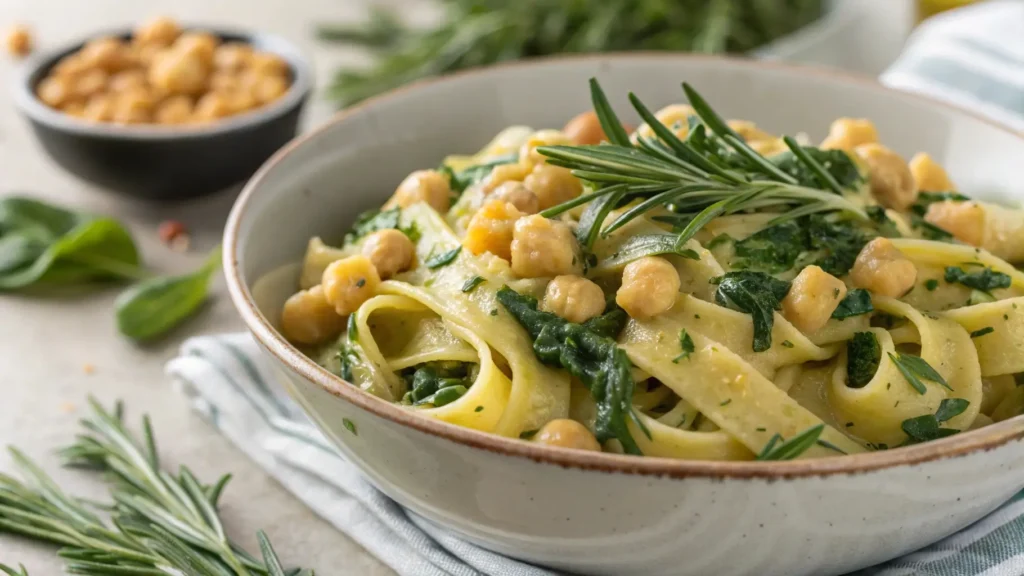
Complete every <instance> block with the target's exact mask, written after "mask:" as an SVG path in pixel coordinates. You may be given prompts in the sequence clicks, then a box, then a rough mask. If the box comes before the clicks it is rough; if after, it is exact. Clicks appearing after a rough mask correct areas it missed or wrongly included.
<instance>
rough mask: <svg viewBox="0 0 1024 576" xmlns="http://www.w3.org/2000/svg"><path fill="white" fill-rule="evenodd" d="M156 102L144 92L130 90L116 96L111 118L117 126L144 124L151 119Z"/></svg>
mask: <svg viewBox="0 0 1024 576" xmlns="http://www.w3.org/2000/svg"><path fill="white" fill-rule="evenodd" d="M155 105H156V100H155V99H154V98H153V96H152V95H151V94H150V93H149V92H147V91H145V90H132V91H129V92H124V93H122V94H118V95H117V97H116V98H115V99H114V112H113V117H112V118H111V119H112V120H113V121H114V122H117V123H119V124H144V123H147V122H149V121H150V119H151V118H152V112H153V106H155Z"/></svg>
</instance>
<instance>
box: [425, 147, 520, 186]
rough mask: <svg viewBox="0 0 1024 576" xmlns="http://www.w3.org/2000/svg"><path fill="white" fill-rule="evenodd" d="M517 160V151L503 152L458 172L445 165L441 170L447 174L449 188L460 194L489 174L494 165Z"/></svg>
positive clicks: (511, 162)
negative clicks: (449, 183) (503, 153)
mask: <svg viewBox="0 0 1024 576" xmlns="http://www.w3.org/2000/svg"><path fill="white" fill-rule="evenodd" d="M518 161H519V153H518V152H512V153H509V154H505V155H504V156H496V157H494V158H493V159H492V160H490V161H488V162H484V163H482V164H476V165H474V166H469V167H467V168H463V169H462V170H459V171H458V172H455V171H453V170H451V169H450V168H448V167H447V166H442V167H441V171H442V172H445V173H447V174H448V179H449V181H450V182H451V188H452V190H454V191H455V192H457V193H458V194H462V193H463V192H465V191H466V189H467V188H469V187H470V186H473V185H474V184H479V183H480V182H482V181H483V180H484V178H487V176H489V175H490V173H491V170H492V169H493V168H494V167H495V166H500V165H502V164H513V163H515V162H518Z"/></svg>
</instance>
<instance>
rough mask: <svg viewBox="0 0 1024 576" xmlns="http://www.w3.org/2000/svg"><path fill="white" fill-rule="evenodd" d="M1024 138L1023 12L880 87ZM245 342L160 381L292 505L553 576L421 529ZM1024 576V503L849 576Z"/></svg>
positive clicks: (1023, 498) (926, 38)
mask: <svg viewBox="0 0 1024 576" xmlns="http://www.w3.org/2000/svg"><path fill="white" fill-rule="evenodd" d="M882 79H883V81H884V82H886V83H887V84H889V85H891V86H894V87H898V88H900V89H905V90H912V91H919V92H923V93H927V94H929V95H930V96H932V97H938V98H943V99H946V100H949V101H951V102H953V103H955V104H959V105H961V106H965V107H969V108H972V109H975V110H979V111H982V112H984V113H986V114H989V115H991V116H992V117H994V118H995V119H997V120H1000V121H1002V122H1004V123H1006V124H1009V125H1012V126H1015V127H1018V128H1020V129H1024V2H1016V1H1014V2H991V3H986V4H984V5H983V6H978V7H975V8H968V9H964V10H960V11H957V12H955V13H950V14H948V15H943V16H940V17H938V18H935V19H933V20H931V21H929V23H928V24H927V25H926V26H924V27H922V28H920V29H919V30H918V31H917V32H916V33H915V34H914V36H913V37H912V38H911V40H910V42H909V44H908V46H907V49H906V52H905V54H904V56H903V57H902V58H901V59H900V60H899V62H897V63H896V64H895V65H894V66H893V67H892V68H891V69H890V70H889V71H887V72H886V73H885V74H884V75H883V77H882ZM259 356H260V354H259V351H258V349H257V347H256V344H255V343H254V342H253V341H252V340H251V339H250V337H249V336H248V335H242V334H232V335H223V336H207V337H201V338H194V339H192V340H189V341H188V342H186V343H185V344H184V346H183V347H182V351H181V355H180V356H179V357H178V358H176V359H174V360H172V361H171V362H170V363H169V364H168V366H167V372H168V373H169V374H170V375H171V376H172V377H173V379H174V380H175V382H177V383H178V385H179V386H180V389H181V390H182V391H183V393H185V394H186V395H188V396H189V397H190V398H191V399H192V403H193V405H194V406H195V408H196V409H197V410H198V411H199V412H200V413H202V414H203V415H205V416H206V418H207V419H208V420H209V421H210V422H211V423H212V424H213V425H214V426H216V427H217V428H218V429H219V430H220V431H221V432H222V433H223V434H224V435H225V436H227V437H228V438H229V439H231V441H233V442H234V443H235V444H236V445H237V446H238V447H239V448H240V449H241V450H242V451H244V452H245V453H246V454H247V455H248V456H249V457H250V458H252V459H253V460H254V461H256V462H257V463H258V464H259V465H260V466H262V467H263V468H264V469H265V470H266V471H267V473H269V474H270V475H272V476H273V477H274V478H276V479H277V480H278V481H279V482H281V484H282V485H284V487H285V488H287V489H288V490H289V491H291V492H292V493H293V494H294V495H295V496H296V497H297V498H299V499H300V500H302V501H303V502H305V503H306V505H308V506H309V507H310V508H312V509H313V510H314V511H316V512H317V513H318V514H319V515H320V516H322V517H323V518H324V519H326V520H327V521H328V522H330V523H331V524H333V525H334V526H335V527H337V528H338V529H339V530H341V531H342V532H344V533H345V534H347V535H348V536H349V537H350V538H352V539H353V540H355V541H356V542H358V543H359V544H361V545H362V546H363V547H364V548H366V550H368V551H369V552H370V553H371V554H373V555H374V556H376V557H377V558H378V559H380V560H381V561H382V562H384V563H385V564H387V565H388V566H390V567H391V568H392V569H394V570H395V571H396V572H397V573H398V574H400V575H401V576H552V575H553V573H552V572H550V571H548V570H544V569H541V568H537V567H534V566H530V565H527V564H524V563H522V562H518V561H515V560H512V559H509V558H506V557H503V556H500V555H497V554H494V553H492V552H488V551H486V550H483V549H481V548H479V547H477V546H474V545H472V544H468V543H466V542H463V541H461V540H459V539H458V538H456V537H454V536H453V535H451V534H449V533H447V532H445V531H443V530H440V529H437V528H435V527H433V526H430V525H429V524H426V523H425V522H423V521H421V520H420V519H418V518H417V517H416V516H415V515H413V514H411V513H409V512H408V511H406V510H405V509H403V508H402V507H400V506H399V505H398V504H396V503H395V502H393V501H392V500H390V499H389V498H387V497H386V496H384V495H383V494H382V493H380V492H379V491H377V490H376V489H375V488H373V486H371V485H370V484H369V483H368V482H367V481H366V480H364V479H363V478H362V476H361V475H360V474H359V472H358V470H357V469H356V468H355V467H354V466H352V465H350V464H349V463H347V462H346V461H345V460H343V459H342V458H341V457H340V456H339V455H338V453H337V452H335V451H334V449H332V448H331V446H330V443H329V442H328V441H327V440H326V439H325V438H324V437H323V436H322V435H321V434H320V432H319V431H317V430H316V428H314V427H313V425H312V424H311V423H310V422H309V421H308V420H307V419H306V417H305V416H304V415H303V414H302V412H301V410H300V409H299V408H298V407H297V406H295V405H294V404H293V403H292V402H291V400H290V399H288V398H287V397H286V396H285V395H284V394H283V393H282V391H281V390H280V389H279V388H278V387H277V385H276V384H275V383H274V381H275V378H274V377H273V376H272V374H271V373H270V372H269V370H268V369H267V368H266V367H265V366H264V365H263V364H262V360H261V358H260V357H259ZM910 575H926V576H1021V575H1024V494H1020V495H1018V496H1016V497H1015V498H1013V499H1012V500H1011V501H1010V502H1008V503H1007V504H1006V505H1005V506H1003V507H1002V508H1000V509H999V510H997V511H996V512H994V513H992V514H991V515H990V516H988V517H986V518H984V519H983V520H981V521H979V522H978V523H976V524H974V525H973V526H971V527H969V528H967V529H965V530H964V531H962V532H960V533H958V534H955V535H953V536H951V537H949V538H946V539H945V540H942V541H941V542H938V543H936V544H933V545H932V546H929V547H928V548H925V549H924V550H920V551H918V552H915V553H913V554H910V555H908V556H905V557H903V558H900V559H897V560H894V561H892V562H889V563H887V564H885V565H883V566H879V567H876V568H871V569H866V570H862V571H860V572H858V573H857V574H856V576H910Z"/></svg>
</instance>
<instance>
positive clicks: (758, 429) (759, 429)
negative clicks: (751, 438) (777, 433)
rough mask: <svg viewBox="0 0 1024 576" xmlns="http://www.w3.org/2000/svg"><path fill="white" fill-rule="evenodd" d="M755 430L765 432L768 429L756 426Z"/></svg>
mask: <svg viewBox="0 0 1024 576" xmlns="http://www.w3.org/2000/svg"><path fill="white" fill-rule="evenodd" d="M757 431H758V432H767V431H768V429H767V428H764V427H762V426H758V427H757Z"/></svg>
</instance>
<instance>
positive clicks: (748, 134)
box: [726, 120, 775, 144]
mask: <svg viewBox="0 0 1024 576" xmlns="http://www.w3.org/2000/svg"><path fill="white" fill-rule="evenodd" d="M726 124H728V125H729V128H732V131H733V132H735V133H737V134H739V135H740V138H743V141H744V142H747V143H748V144H749V143H750V142H761V141H764V140H773V139H775V137H774V136H772V135H771V134H769V133H767V132H765V131H764V130H761V129H760V128H758V127H757V124H754V123H753V122H750V121H748V120H729V121H728V122H726Z"/></svg>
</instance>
